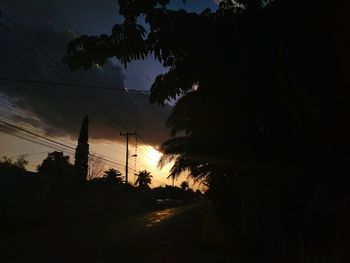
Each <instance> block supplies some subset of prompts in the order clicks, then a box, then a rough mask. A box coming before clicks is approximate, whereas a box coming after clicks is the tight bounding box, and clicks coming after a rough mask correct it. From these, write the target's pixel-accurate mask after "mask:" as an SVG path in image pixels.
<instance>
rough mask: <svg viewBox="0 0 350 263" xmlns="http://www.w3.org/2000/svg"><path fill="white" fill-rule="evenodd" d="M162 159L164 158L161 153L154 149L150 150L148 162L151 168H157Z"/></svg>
mask: <svg viewBox="0 0 350 263" xmlns="http://www.w3.org/2000/svg"><path fill="white" fill-rule="evenodd" d="M160 157H162V154H161V153H160V152H158V151H157V150H156V149H154V148H153V147H149V148H148V150H147V155H146V160H147V162H148V164H149V165H150V166H152V167H154V168H155V167H157V165H158V161H159V159H160Z"/></svg>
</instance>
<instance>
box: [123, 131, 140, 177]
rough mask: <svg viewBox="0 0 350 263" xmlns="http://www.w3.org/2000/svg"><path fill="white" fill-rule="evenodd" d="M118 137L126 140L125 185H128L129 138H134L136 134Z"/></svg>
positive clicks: (130, 133)
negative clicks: (123, 137)
mask: <svg viewBox="0 0 350 263" xmlns="http://www.w3.org/2000/svg"><path fill="white" fill-rule="evenodd" d="M120 136H125V138H126V155H125V184H127V183H128V171H129V136H136V132H126V133H122V132H121V133H120Z"/></svg>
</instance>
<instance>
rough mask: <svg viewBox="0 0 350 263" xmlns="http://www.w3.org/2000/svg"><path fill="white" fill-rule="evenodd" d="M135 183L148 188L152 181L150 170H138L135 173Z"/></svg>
mask: <svg viewBox="0 0 350 263" xmlns="http://www.w3.org/2000/svg"><path fill="white" fill-rule="evenodd" d="M136 176H137V179H136V182H135V185H138V186H139V187H141V188H149V186H150V184H151V183H152V177H153V176H152V175H151V173H150V172H148V171H146V170H143V171H140V172H139V173H138V174H137V175H136Z"/></svg>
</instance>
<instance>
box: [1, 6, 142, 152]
mask: <svg viewBox="0 0 350 263" xmlns="http://www.w3.org/2000/svg"><path fill="white" fill-rule="evenodd" d="M0 12H1V11H0ZM2 15H3V16H4V18H5V19H6V20H8V21H9V22H10V23H11V24H12V25H13V26H14V27H15V28H16V29H17V30H18V31H19V32H20V33H21V34H22V35H24V37H25V38H26V39H27V40H28V41H29V42H30V43H31V44H32V45H33V46H34V47H35V48H36V49H37V50H38V51H40V52H41V53H42V54H44V56H45V57H46V58H48V59H49V61H50V62H52V63H53V64H54V65H55V66H56V68H57V69H58V70H59V71H60V72H63V74H64V75H66V72H64V71H63V70H62V69H61V68H60V66H58V65H57V62H56V61H55V60H54V59H53V58H52V57H51V56H50V55H49V54H48V53H47V52H46V51H45V50H44V49H43V48H42V47H40V45H39V44H37V42H35V41H34V40H33V39H32V38H31V37H30V36H29V35H28V34H26V33H25V32H24V30H23V29H22V28H21V27H20V26H18V25H17V24H16V23H15V22H14V21H13V20H12V19H11V18H9V17H8V16H7V15H6V14H4V13H3V12H2ZM1 25H2V24H1ZM2 27H3V28H4V29H5V30H6V31H7V32H8V33H9V34H11V35H12V36H13V37H14V38H15V39H16V40H17V41H19V42H21V43H22V44H23V45H24V46H25V47H26V48H27V49H29V51H30V52H31V53H35V55H36V56H37V54H36V52H34V51H33V49H32V48H30V47H29V46H28V45H26V44H25V43H24V42H23V41H22V40H21V39H19V38H18V37H17V36H16V35H15V34H14V33H13V32H12V31H11V29H9V28H7V27H6V26H4V25H2ZM44 64H45V65H47V66H48V67H50V68H51V69H53V68H52V67H51V65H50V64H48V63H46V62H44ZM53 71H54V72H55V73H56V74H57V75H58V76H59V77H60V78H62V75H61V73H59V72H57V70H56V69H53ZM41 75H42V74H41ZM45 78H46V77H45ZM62 79H65V77H63V78H62ZM3 80H7V81H13V82H15V81H16V82H26V83H36V84H50V85H57V86H60V85H61V86H70V87H79V88H83V87H84V88H94V89H105V90H106V89H109V90H114V91H116V90H117V89H116V88H108V87H100V86H92V85H81V84H71V83H62V82H52V81H49V80H48V81H37V80H34V81H33V80H19V79H10V78H3ZM119 91H124V92H125V91H129V92H142V93H148V92H149V91H142V90H125V89H119ZM69 95H70V94H69ZM70 97H71V96H70ZM71 98H72V99H73V100H74V101H75V102H77V103H78V104H79V105H81V106H82V107H84V108H85V106H84V105H82V104H81V103H80V102H79V101H77V100H76V99H75V98H73V97H71ZM88 99H89V98H88ZM92 102H93V103H94V104H95V105H97V104H96V103H95V101H92ZM103 111H104V112H106V111H105V110H104V109H103ZM107 113H108V112H107ZM110 115H111V116H112V117H113V119H114V118H117V117H116V116H115V115H114V114H112V113H110ZM117 119H119V118H117ZM119 120H120V119H119ZM139 138H140V137H139ZM140 139H141V138H140ZM141 152H142V151H141Z"/></svg>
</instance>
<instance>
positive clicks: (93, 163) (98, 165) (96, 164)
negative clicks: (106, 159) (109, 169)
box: [87, 156, 104, 180]
mask: <svg viewBox="0 0 350 263" xmlns="http://www.w3.org/2000/svg"><path fill="white" fill-rule="evenodd" d="M103 168H104V164H103V162H102V159H101V158H99V157H98V156H89V167H88V177H87V180H93V179H94V178H99V177H100V176H101V173H102V171H103Z"/></svg>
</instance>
